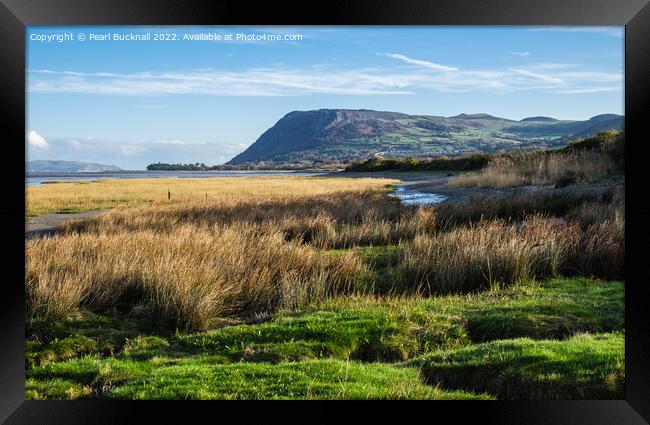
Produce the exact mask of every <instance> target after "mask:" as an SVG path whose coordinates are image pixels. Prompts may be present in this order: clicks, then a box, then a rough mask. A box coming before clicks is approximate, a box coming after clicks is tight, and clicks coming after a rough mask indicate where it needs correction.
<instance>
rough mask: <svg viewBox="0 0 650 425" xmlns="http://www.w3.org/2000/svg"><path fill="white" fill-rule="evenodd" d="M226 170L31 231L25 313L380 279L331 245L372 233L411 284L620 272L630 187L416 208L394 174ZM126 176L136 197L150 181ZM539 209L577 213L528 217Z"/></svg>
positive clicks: (197, 321) (185, 306)
mask: <svg viewBox="0 0 650 425" xmlns="http://www.w3.org/2000/svg"><path fill="white" fill-rule="evenodd" d="M195 180H196V182H198V183H200V184H203V185H211V184H218V183H219V182H221V181H222V179H214V181H209V180H210V179H195ZM206 180H208V181H206ZM223 180H225V181H226V182H225V183H224V184H223V185H222V186H223V190H222V192H214V193H213V196H212V198H210V196H208V199H207V200H206V199H205V196H203V198H201V196H200V193H201V191H203V190H205V187H203V188H199V187H194V188H193V189H192V190H194V192H189V191H188V193H187V196H188V198H187V199H185V200H182V201H181V200H174V198H172V201H171V202H167V201H166V200H163V201H156V202H153V203H151V204H150V205H146V206H138V207H132V208H117V209H114V210H113V211H110V212H108V213H106V214H104V215H101V216H99V217H94V218H89V219H85V220H79V221H74V222H70V223H67V224H65V225H64V226H62V228H61V233H60V234H59V235H57V236H55V237H52V238H44V239H37V240H29V241H27V242H26V245H27V248H26V260H27V261H26V270H25V277H26V289H27V291H26V296H27V307H28V312H29V314H31V315H36V316H39V317H48V318H60V317H65V316H67V315H69V314H71V313H74V312H75V311H76V310H78V309H79V308H88V309H91V310H97V311H101V310H104V309H112V308H118V309H123V310H125V311H129V312H130V313H131V314H133V315H139V314H141V315H144V316H148V317H156V318H159V319H160V320H163V321H166V322H172V323H174V324H176V325H178V326H185V327H187V328H191V329H206V328H210V327H212V326H214V325H215V324H216V323H218V322H219V321H220V320H222V319H223V318H225V317H228V316H233V315H242V314H251V313H255V312H269V311H273V310H275V309H277V308H295V307H299V306H302V305H305V304H307V303H310V302H313V301H321V300H325V299H328V298H329V297H331V296H334V295H341V294H353V293H359V292H363V291H366V290H370V289H371V288H372V283H373V282H372V281H369V278H370V279H372V273H373V272H372V271H371V270H369V269H368V267H369V266H368V265H366V263H365V262H364V261H363V260H362V259H361V258H360V257H359V256H358V255H357V254H355V251H349V252H341V253H337V254H336V255H332V254H331V253H328V252H326V250H327V249H329V248H341V247H344V248H349V247H355V246H369V245H388V244H391V245H397V249H396V250H395V251H394V252H396V253H398V254H397V263H396V265H394V266H393V265H390V266H388V267H389V270H385V271H386V272H389V273H392V276H394V277H395V281H394V282H393V284H395V285H399V286H401V287H405V288H406V289H407V291H406V292H407V293H409V292H410V293H424V294H429V293H445V292H456V293H458V292H461V293H462V292H473V291H478V290H481V289H485V288H487V287H489V286H491V285H494V284H510V283H513V282H516V281H517V280H519V279H522V278H536V277H545V276H553V275H556V274H558V273H567V274H582V275H593V276H598V277H607V278H622V273H623V258H624V250H623V242H624V239H623V235H624V218H623V213H622V211H623V205H622V199H619V198H621V197H622V192H621V191H619V192H617V191H613V192H612V193H609V192H607V193H598V194H595V195H594V194H593V193H591V192H590V193H587V194H582V193H577V194H572V195H568V196H562V197H559V198H558V199H555V198H553V199H547V198H545V197H541V198H536V197H530V196H531V195H530V194H518V195H517V196H513V197H512V198H508V199H507V200H506V199H493V200H485V201H484V202H481V203H478V202H471V203H469V204H463V205H454V206H451V205H450V206H440V207H434V206H429V207H422V208H417V207H405V206H401V205H400V204H399V202H398V201H397V200H396V199H394V198H390V197H388V196H386V190H383V189H384V188H385V185H386V184H389V183H392V181H390V180H385V179H329V178H328V179H325V178H322V179H315V178H307V179H305V178H279V179H278V178H270V181H264V180H263V179H262V180H260V179H255V178H235V179H223ZM119 183H126V182H125V181H120V182H119ZM130 183H132V184H134V185H135V186H136V187H138V188H139V192H138V191H136V190H135V189H134V190H133V193H137V194H139V195H138V196H144V195H143V194H146V193H149V192H146V191H147V190H153V189H152V187H151V186H147V184H146V182H145V183H143V182H139V181H135V180H132V181H131V182H130ZM155 183H156V185H155V186H156V187H158V189H160V188H164V189H165V190H166V186H165V184H164V183H160V182H155ZM183 183H185V181H183ZM74 186H75V185H70V187H74ZM127 186H128V185H127ZM51 187H52V188H53V189H54V190H55V191H56V192H59V193H60V188H61V187H62V186H59V185H56V187H55V186H51ZM86 187H93V186H92V185H85V186H84V189H85V188H86ZM100 187H101V186H100V185H97V186H94V189H93V191H94V192H95V193H100V194H101V191H99V192H98V191H97V189H98V188H100ZM290 188H291V190H289V189H290ZM298 188H302V189H301V191H299V190H298ZM47 189H49V187H48V188H47ZM145 189H146V190H145ZM188 190H189V189H188ZM238 190H241V195H238V192H237V191H238ZM173 193H174V192H172V196H174V195H173ZM191 193H194V197H192V196H190V195H191ZM217 193H220V194H217ZM572 193H573V192H572ZM97 196H98V197H103V196H104V194H101V195H97ZM134 196H135V195H134ZM601 198H602V199H601ZM605 198H607V199H605ZM610 198H611V199H610ZM43 199H46V198H41V200H43ZM83 199H85V200H84V202H87V203H88V205H96V204H93V202H95V201H94V200H93V199H92V198H88V197H86V198H83ZM138 199H140V198H138ZM578 200H580V202H581V203H578V202H577V201H578ZM610 204H611V205H610ZM544 209H546V210H544ZM535 210H544V211H545V212H546V213H554V212H555V213H558V214H559V215H564V214H566V213H567V211H569V214H568V215H567V220H564V219H561V220H558V219H556V218H548V217H544V216H539V215H534V216H530V213H531V212H532V213H534V212H535ZM479 213H480V214H479ZM483 213H485V216H484V217H483V218H481V215H483ZM498 217H504V218H505V219H496V220H495V218H498ZM488 218H489V219H488Z"/></svg>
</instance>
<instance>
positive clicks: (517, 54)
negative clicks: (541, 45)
mask: <svg viewBox="0 0 650 425" xmlns="http://www.w3.org/2000/svg"><path fill="white" fill-rule="evenodd" d="M510 54H511V55H514V56H520V57H522V58H527V57H528V56H530V52H510Z"/></svg>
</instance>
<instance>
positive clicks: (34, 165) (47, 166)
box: [27, 161, 122, 173]
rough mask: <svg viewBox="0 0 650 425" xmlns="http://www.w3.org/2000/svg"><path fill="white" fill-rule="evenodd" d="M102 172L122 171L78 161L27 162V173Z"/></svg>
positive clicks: (114, 167)
mask: <svg viewBox="0 0 650 425" xmlns="http://www.w3.org/2000/svg"><path fill="white" fill-rule="evenodd" d="M102 171H122V169H121V168H119V167H116V166H115V165H104V164H97V163H95V162H80V161H27V172H28V173H97V172H102Z"/></svg>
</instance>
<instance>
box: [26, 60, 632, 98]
mask: <svg viewBox="0 0 650 425" xmlns="http://www.w3.org/2000/svg"><path fill="white" fill-rule="evenodd" d="M382 56H386V57H390V58H391V59H397V60H398V61H400V62H402V64H399V62H395V63H394V64H392V65H389V66H386V67H374V68H356V69H333V68H332V67H328V66H322V65H320V66H311V67H305V68H288V67H286V66H283V65H281V64H278V65H275V66H273V67H267V68H251V69H245V70H242V71H239V72H232V71H219V70H213V69H211V70H203V71H198V70H192V71H176V72H151V71H150V72H137V73H130V74H117V73H106V72H101V73H80V72H73V71H52V70H30V71H29V73H30V77H29V83H30V84H29V88H28V89H29V91H30V92H38V93H87V94H100V95H121V96H156V95H167V94H200V95H207V96H304V95H311V94H336V95H348V96H355V95H406V94H414V93H416V92H418V91H420V90H434V91H443V92H469V91H477V92H512V91H531V90H533V91H545V92H553V93H577V92H600V91H615V90H622V88H623V73H622V70H621V71H619V72H600V71H589V70H583V68H582V67H581V65H579V64H566V63H539V64H528V65H526V66H524V67H518V68H516V69H512V68H510V69H503V68H492V69H471V68H467V69H459V68H453V67H449V66H445V65H440V64H437V63H434V62H431V61H428V60H424V59H416V58H412V57H408V56H405V55H401V54H398V53H386V54H382ZM569 71H570V72H569ZM153 104H155V103H153Z"/></svg>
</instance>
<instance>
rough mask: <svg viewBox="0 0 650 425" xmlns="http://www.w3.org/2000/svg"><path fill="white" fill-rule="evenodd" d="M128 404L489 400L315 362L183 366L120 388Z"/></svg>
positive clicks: (377, 369) (411, 375)
mask: <svg viewBox="0 0 650 425" xmlns="http://www.w3.org/2000/svg"><path fill="white" fill-rule="evenodd" d="M108 396H109V398H124V399H406V398H408V399H487V398H490V397H489V396H487V395H475V394H471V393H467V392H465V391H444V390H440V389H438V388H435V387H433V386H429V385H425V384H423V383H422V382H421V380H420V379H419V376H418V372H417V370H415V369H411V368H403V367H396V366H391V365H386V364H381V363H369V364H364V363H359V362H354V361H341V360H314V361H308V362H298V363H282V364H279V365H274V366H270V365H268V364H264V363H240V364H230V365H215V364H182V365H173V366H167V367H161V368H159V369H156V370H155V371H154V372H153V373H152V374H149V375H147V376H144V377H141V378H138V379H135V380H132V381H130V382H128V383H127V384H125V385H123V386H121V387H117V388H115V389H114V390H113V391H111V392H110V394H109V395H108Z"/></svg>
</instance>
